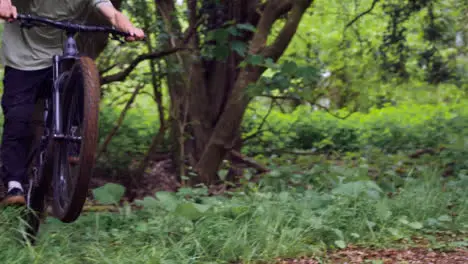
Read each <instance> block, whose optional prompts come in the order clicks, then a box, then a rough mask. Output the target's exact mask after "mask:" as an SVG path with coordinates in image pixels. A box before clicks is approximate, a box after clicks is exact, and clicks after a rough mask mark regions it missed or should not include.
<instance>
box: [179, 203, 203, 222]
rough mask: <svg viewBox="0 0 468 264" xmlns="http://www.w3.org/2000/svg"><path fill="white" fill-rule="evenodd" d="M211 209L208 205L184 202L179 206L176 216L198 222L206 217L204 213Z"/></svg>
mask: <svg viewBox="0 0 468 264" xmlns="http://www.w3.org/2000/svg"><path fill="white" fill-rule="evenodd" d="M210 208H211V206H210V205H207V204H196V203H190V202H184V203H181V204H179V205H178V206H177V208H176V210H175V214H177V215H179V216H182V217H185V218H187V219H189V220H197V219H199V218H200V217H203V216H204V213H205V212H206V211H208V210H209V209H210Z"/></svg>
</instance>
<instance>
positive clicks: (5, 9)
mask: <svg viewBox="0 0 468 264" xmlns="http://www.w3.org/2000/svg"><path fill="white" fill-rule="evenodd" d="M17 15H18V12H17V11H16V7H15V6H14V5H12V4H11V1H10V0H0V18H1V19H3V20H6V21H8V22H12V21H14V20H15V19H16V16H17Z"/></svg>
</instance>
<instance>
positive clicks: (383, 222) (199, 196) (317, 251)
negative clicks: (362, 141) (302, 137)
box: [0, 161, 468, 264]
mask: <svg viewBox="0 0 468 264" xmlns="http://www.w3.org/2000/svg"><path fill="white" fill-rule="evenodd" d="M169 165H170V164H169V163H168V162H167V161H166V162H159V163H157V164H153V165H152V166H151V170H149V171H148V172H147V174H145V176H144V177H143V178H142V179H141V181H140V185H139V186H140V187H137V188H135V189H133V190H130V191H128V190H127V192H126V194H125V195H126V196H125V197H124V198H122V199H121V197H119V198H117V200H116V201H119V200H120V202H117V203H115V202H114V203H113V204H112V203H111V204H101V203H100V202H99V201H98V200H99V199H97V200H94V201H91V202H90V203H87V204H86V206H85V208H84V211H83V213H82V216H81V217H80V218H79V219H78V220H77V221H76V222H74V223H72V224H64V223H61V222H60V221H58V220H57V219H54V218H52V217H49V218H47V220H46V222H45V223H44V224H43V225H42V228H41V232H40V236H39V241H38V244H37V245H35V246H34V247H30V246H24V245H21V243H18V242H19V240H21V238H20V236H21V232H18V231H20V230H19V229H18V221H17V219H18V217H16V216H15V213H14V212H11V211H10V212H8V211H4V210H0V234H2V235H1V236H0V248H7V249H8V250H6V251H5V250H4V251H0V263H6V264H10V263H14V264H23V263H50V264H59V263H60V264H62V263H69V264H75V263H76V264H78V263H79V264H88V263H90V264H94V263H99V264H100V263H113V264H114V263H115V264H124V263H125V264H127V263H132V264H133V263H144V264H146V263H147V264H153V263H154V264H159V263H161V264H179V263H180V264H185V263H193V264H195V263H196V264H233V263H236V264H251V263H256V264H257V263H258V264H281V263H304V264H306V263H314V264H315V263H317V264H318V263H327V264H328V263H329V264H334V263H337V264H341V263H343V264H344V263H349V264H351V263H372V264H387V263H401V264H409V263H437V264H439V263H440V264H444V263H449V264H458V263H460V264H461V263H468V236H467V234H468V230H467V228H468V196H467V195H468V194H467V192H466V188H467V184H468V178H467V177H466V176H464V175H460V176H459V178H457V177H453V178H450V179H443V178H441V177H440V175H439V171H434V170H433V169H431V168H430V167H427V166H426V167H423V168H422V170H423V171H421V175H423V176H424V177H420V178H416V177H415V178H411V179H408V180H407V181H406V182H405V183H404V184H403V185H401V186H400V188H399V189H398V192H397V193H395V195H392V196H388V195H381V194H384V193H382V192H380V191H378V189H379V187H378V186H377V185H376V184H375V182H373V181H365V180H362V178H361V177H360V176H359V173H358V169H352V168H346V171H345V172H347V173H348V174H349V176H347V177H348V178H349V180H350V181H349V182H347V183H341V184H336V183H333V186H331V187H330V188H326V189H324V190H323V191H318V190H313V189H304V188H302V189H301V186H305V185H306V184H305V182H307V183H309V182H312V181H315V182H316V185H317V186H319V185H320V184H326V183H327V180H328V179H330V178H331V177H333V171H329V170H327V171H325V172H324V173H323V176H324V178H323V179H319V178H320V177H321V176H320V175H321V173H320V172H317V171H314V173H313V174H311V175H310V176H307V175H304V176H303V177H304V178H301V179H300V180H301V181H303V183H301V184H296V185H293V186H291V185H290V184H289V182H288V181H285V179H291V175H294V177H296V180H297V177H298V175H295V174H293V173H292V172H289V171H285V172H275V173H272V174H271V175H265V177H263V179H262V182H260V183H258V185H257V184H254V185H245V186H240V187H239V188H238V190H236V191H235V192H233V191H232V190H230V191H227V192H225V190H223V189H222V186H221V187H216V188H180V189H179V190H178V191H177V192H172V191H174V190H175V189H177V188H178V187H180V186H176V185H174V184H173V182H174V175H173V174H172V173H170V171H168V170H167V167H168V166H169ZM336 169H338V168H335V170H336ZM339 173H340V174H339V175H341V174H342V173H344V172H343V171H339ZM156 175H157V177H156ZM307 177H309V178H307ZM317 180H319V181H317ZM109 182H113V183H119V181H109V180H105V179H104V178H100V177H98V178H95V179H94V180H93V183H92V189H94V188H96V187H103V186H106V185H107V184H108V183H109ZM107 186H108V185H107ZM142 186H144V188H143V187H142ZM114 187H115V186H114ZM94 190H96V189H94ZM100 190H101V192H106V191H107V192H109V193H108V195H110V196H112V195H113V192H114V191H115V190H113V189H112V188H110V189H107V190H105V188H100ZM165 191H168V192H165ZM155 192H157V193H156V194H155ZM379 192H380V193H381V194H379ZM104 194H105V193H101V197H102V195H104ZM95 198H96V197H95ZM131 198H133V199H131ZM131 201H133V202H131ZM18 234H19V235H20V236H18Z"/></svg>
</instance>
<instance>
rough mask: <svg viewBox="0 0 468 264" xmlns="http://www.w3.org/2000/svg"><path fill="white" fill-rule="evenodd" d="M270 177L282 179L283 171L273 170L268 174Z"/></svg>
mask: <svg viewBox="0 0 468 264" xmlns="http://www.w3.org/2000/svg"><path fill="white" fill-rule="evenodd" d="M268 176H270V177H272V178H279V177H281V171H279V170H272V171H270V172H269V173H268Z"/></svg>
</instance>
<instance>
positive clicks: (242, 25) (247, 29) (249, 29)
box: [236, 23, 257, 32]
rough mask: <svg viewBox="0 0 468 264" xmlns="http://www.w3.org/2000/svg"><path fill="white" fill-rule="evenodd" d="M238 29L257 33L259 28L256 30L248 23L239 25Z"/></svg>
mask: <svg viewBox="0 0 468 264" xmlns="http://www.w3.org/2000/svg"><path fill="white" fill-rule="evenodd" d="M236 27H237V28H238V29H242V30H246V31H251V32H255V31H257V28H255V26H253V25H252V24H247V23H243V24H237V25H236Z"/></svg>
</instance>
